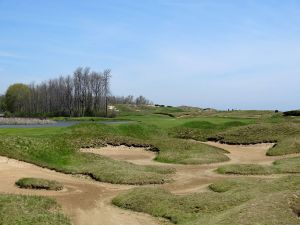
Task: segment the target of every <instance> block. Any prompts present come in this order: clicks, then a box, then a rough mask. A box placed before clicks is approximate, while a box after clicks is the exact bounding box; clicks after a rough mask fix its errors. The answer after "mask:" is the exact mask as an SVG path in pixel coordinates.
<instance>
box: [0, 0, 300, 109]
mask: <svg viewBox="0 0 300 225" xmlns="http://www.w3.org/2000/svg"><path fill="white" fill-rule="evenodd" d="M0 27H1V29H0V94H1V93H4V92H5V90H6V88H7V87H8V86H9V85H10V84H13V83H16V82H18V83H31V82H35V83H39V82H41V81H45V80H48V79H50V78H55V77H58V76H60V75H68V74H71V73H72V72H73V71H74V70H75V69H76V68H77V67H79V66H88V67H90V68H91V69H92V70H96V71H102V70H104V69H106V68H110V69H111V70H112V76H113V77H112V83H111V84H112V93H113V94H114V95H134V96H138V95H144V96H145V97H147V98H149V99H150V100H152V101H153V102H154V103H158V104H165V105H174V106H179V105H189V106H198V107H203V108H216V109H223V110H227V109H228V108H229V109H270V110H274V109H279V110H290V109H298V108H300V104H299V98H300V94H297V93H299V91H298V90H299V87H298V86H299V83H300V67H299V66H298V61H299V58H300V2H299V1H296V0H287V1H271V0H266V1H263V2H262V1H259V0H246V1H234V0H223V1H220V0H214V1H209V0H198V1H196V0H187V1H179V0H173V1H172V0H156V1H155V0H152V1H150V0H146V1H143V2H141V1H137V0H127V1H121V0H111V1H100V2H99V1H95V0H91V1H88V2H87V1H82V0H74V1H71V0H66V1H58V0H53V1H33V0H28V1H20V0H19V1H18V0H0Z"/></svg>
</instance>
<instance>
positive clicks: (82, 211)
mask: <svg viewBox="0 0 300 225" xmlns="http://www.w3.org/2000/svg"><path fill="white" fill-rule="evenodd" d="M206 144H209V145H213V146H217V147H221V148H223V149H226V150H227V151H229V152H230V154H228V156H229V157H230V159H231V161H229V162H225V163H214V164H208V165H174V164H165V163H159V162H155V161H153V159H154V158H155V156H156V154H155V153H154V152H151V151H145V150H143V149H140V148H128V147H125V146H118V147H113V146H107V147H104V148H100V149H82V151H83V152H91V153H95V154H100V155H104V156H107V157H111V158H113V159H116V160H125V161H129V162H131V163H135V164H139V165H163V166H171V167H175V168H176V171H177V172H176V174H175V175H174V176H173V179H174V182H172V183H168V184H163V185H160V187H162V188H165V189H167V190H169V191H171V192H173V193H175V194H187V193H192V192H199V191H204V190H206V189H207V186H208V185H209V184H210V183H213V182H215V181H217V180H221V179H226V178H229V177H232V176H230V175H220V174H216V173H215V172H214V170H215V169H216V168H217V167H218V166H220V165H224V164H228V163H259V164H270V163H272V162H273V161H274V160H276V159H278V158H279V157H268V156H266V155H265V154H266V151H267V150H268V149H269V148H270V147H272V144H258V145H250V146H240V145H239V146H233V145H224V144H219V143H213V142H209V143H206ZM275 176H276V175H275ZM21 177H37V178H46V179H54V180H57V181H59V182H62V183H63V184H64V186H65V189H64V190H62V191H59V192H55V191H41V190H35V191H34V190H22V189H19V188H17V187H16V186H15V185H14V183H15V181H16V180H18V179H19V178H21ZM270 177H272V176H270ZM0 179H1V182H0V192H2V193H14V194H34V195H43V196H52V197H54V198H55V199H56V200H57V201H58V202H59V203H60V204H61V205H62V207H63V210H64V212H65V213H66V214H67V215H69V216H70V218H71V219H72V221H73V223H74V224H76V225H87V224H88V225H117V224H118V225H145V224H147V225H154V224H156V225H157V224H162V223H164V224H165V223H167V222H165V221H163V220H159V219H157V218H153V217H151V216H149V215H146V214H142V213H135V212H131V211H127V210H123V209H120V208H117V207H115V206H113V205H112V204H111V199H112V198H113V197H114V196H116V195H117V194H118V193H120V192H122V191H124V190H128V189H130V188H132V187H134V186H130V185H113V184H107V183H101V182H96V181H93V180H91V179H88V178H84V177H81V176H71V175H66V174H62V173H58V172H55V171H51V170H48V169H43V168H40V167H38V166H34V165H32V164H28V163H24V162H20V161H16V160H13V159H8V158H5V157H0ZM151 186H153V185H151ZM156 186H158V185H156Z"/></svg>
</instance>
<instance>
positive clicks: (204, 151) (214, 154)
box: [156, 139, 229, 164]
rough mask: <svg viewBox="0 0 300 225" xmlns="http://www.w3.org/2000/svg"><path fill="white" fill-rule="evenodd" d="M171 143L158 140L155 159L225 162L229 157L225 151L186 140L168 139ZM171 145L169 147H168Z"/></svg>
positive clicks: (194, 162) (202, 162)
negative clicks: (158, 151)
mask: <svg viewBox="0 0 300 225" xmlns="http://www.w3.org/2000/svg"><path fill="white" fill-rule="evenodd" d="M168 141H170V142H171V143H172V146H170V143H168V142H161V141H160V142H158V143H157V144H156V146H157V147H158V148H159V149H160V153H159V154H158V155H157V157H156V160H157V161H159V162H165V163H175V164H208V163H215V162H225V161H228V160H229V158H228V156H226V155H225V154H224V153H228V152H227V151H225V150H223V149H220V148H217V147H213V146H209V145H206V144H202V143H199V142H192V141H188V140H178V139H169V140H168ZM170 147H171V149H170Z"/></svg>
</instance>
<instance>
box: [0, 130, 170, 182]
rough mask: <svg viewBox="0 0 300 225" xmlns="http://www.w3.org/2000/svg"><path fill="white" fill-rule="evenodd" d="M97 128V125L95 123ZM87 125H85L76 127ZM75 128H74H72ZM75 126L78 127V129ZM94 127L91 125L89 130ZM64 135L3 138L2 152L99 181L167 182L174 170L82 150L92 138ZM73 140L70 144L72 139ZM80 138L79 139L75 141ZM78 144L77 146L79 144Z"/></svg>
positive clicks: (0, 152)
mask: <svg viewBox="0 0 300 225" xmlns="http://www.w3.org/2000/svg"><path fill="white" fill-rule="evenodd" d="M95 126H96V128H97V126H98V125H95ZM80 127H82V128H84V127H85V126H84V125H80V126H79V127H77V128H78V129H80ZM70 129H72V128H70ZM75 129H76V128H75ZM89 130H91V128H90V129H89ZM77 135H78V133H76V134H74V136H73V135H72V134H71V135H67V136H63V137H57V136H53V137H11V136H9V137H3V136H1V137H0V154H1V155H2V156H7V157H11V158H14V159H18V160H23V161H27V162H30V163H33V164H36V165H39V166H42V167H47V168H50V169H54V170H56V171H60V172H64V173H72V174H86V175H89V176H91V177H92V178H94V179H95V180H98V181H103V182H110V183H124V184H147V183H149V184H150V183H164V182H166V181H168V180H169V176H168V174H171V173H173V170H172V169H169V168H163V167H151V166H138V165H134V164H131V163H127V162H122V161H116V160H112V159H109V158H106V157H102V156H99V155H94V154H88V153H80V152H79V151H78V149H79V146H78V144H77V143H80V144H83V145H85V143H84V142H85V141H86V143H88V142H89V141H90V139H86V138H87V137H86V136H85V135H84V133H82V135H80V137H81V139H80V140H81V141H79V140H78V139H77ZM72 140H73V141H74V143H70V141H71V142H72ZM76 140H77V141H76ZM76 146H77V147H76Z"/></svg>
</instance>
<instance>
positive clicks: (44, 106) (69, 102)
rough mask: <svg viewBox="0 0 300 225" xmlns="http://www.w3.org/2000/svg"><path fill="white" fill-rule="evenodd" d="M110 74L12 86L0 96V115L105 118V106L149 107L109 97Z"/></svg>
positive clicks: (85, 72) (83, 71) (85, 73)
mask: <svg viewBox="0 0 300 225" xmlns="http://www.w3.org/2000/svg"><path fill="white" fill-rule="evenodd" d="M110 80H111V70H108V69H107V70H104V71H103V72H95V71H91V70H90V68H88V67H85V68H83V67H79V68H77V69H76V70H75V71H74V73H73V74H72V75H68V76H60V77H59V78H56V79H50V80H48V81H45V82H42V83H40V84H34V83H32V84H29V85H26V84H19V83H18V84H13V85H11V86H10V87H9V88H8V89H7V91H6V94H5V95H4V96H0V111H6V112H8V113H9V114H11V115H14V116H29V117H52V116H75V117H76V116H77V117H80V116H108V104H137V105H145V104H151V102H150V101H149V100H147V99H146V98H145V97H143V96H139V97H137V98H134V97H133V96H131V95H129V96H127V97H123V96H120V97H118V96H112V95H111V92H110Z"/></svg>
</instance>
